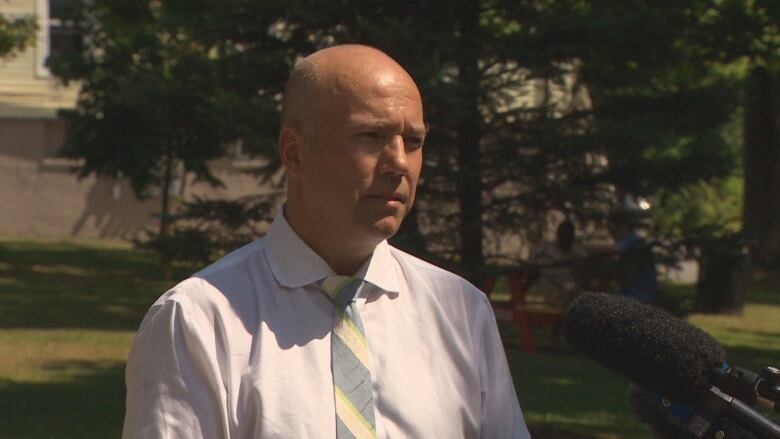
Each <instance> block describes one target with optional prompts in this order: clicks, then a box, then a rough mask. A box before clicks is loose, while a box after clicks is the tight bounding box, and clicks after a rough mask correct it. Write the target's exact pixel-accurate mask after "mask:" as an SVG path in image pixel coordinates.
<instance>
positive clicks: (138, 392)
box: [122, 299, 229, 439]
mask: <svg viewBox="0 0 780 439" xmlns="http://www.w3.org/2000/svg"><path fill="white" fill-rule="evenodd" d="M185 304H186V303H185ZM190 308H191V309H186V308H185V306H183V305H182V303H180V302H179V301H176V300H170V299H169V300H165V301H162V302H160V303H157V304H155V305H154V306H153V307H152V308H151V309H150V310H149V312H148V313H147V315H146V317H145V318H144V320H143V322H142V323H141V327H140V328H139V330H138V333H137V335H136V338H135V341H134V342H133V346H132V348H131V350H130V355H129V357H128V362H127V369H126V371H125V381H126V386H127V401H126V403H127V407H126V413H125V423H124V431H123V435H122V437H123V438H124V439H131V438H166V439H173V438H195V437H202V438H227V437H229V429H228V422H227V419H228V415H227V404H226V392H225V388H224V386H223V385H222V384H221V382H222V380H221V379H220V374H219V367H218V362H217V358H216V355H217V354H216V352H217V350H218V349H217V348H216V344H215V336H214V331H213V329H212V324H211V322H210V321H209V320H208V319H207V318H206V317H205V316H204V314H203V313H202V312H201V311H200V310H199V309H197V308H194V307H190Z"/></svg>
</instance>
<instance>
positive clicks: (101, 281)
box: [0, 242, 188, 330]
mask: <svg viewBox="0 0 780 439" xmlns="http://www.w3.org/2000/svg"><path fill="white" fill-rule="evenodd" d="M187 274H188V270H187V269H181V270H179V272H177V273H175V276H176V277H175V278H177V279H180V278H183V277H185V276H186V275H187ZM173 284H175V282H174V281H165V280H161V279H160V277H159V270H158V264H157V258H156V257H155V256H154V255H152V254H148V253H143V252H140V251H136V250H132V249H121V248H103V247H98V246H94V245H82V244H74V243H35V242H30V243H28V242H0V327H2V328H15V327H24V328H76V327H77V328H99V329H122V330H135V329H136V328H137V327H138V324H139V323H140V320H141V318H142V317H143V315H144V313H145V312H146V310H147V309H148V308H149V306H150V305H151V304H152V303H153V302H154V300H155V299H156V298H157V297H159V296H160V294H162V293H163V292H164V291H165V290H166V289H167V288H169V287H171V286H172V285H173Z"/></svg>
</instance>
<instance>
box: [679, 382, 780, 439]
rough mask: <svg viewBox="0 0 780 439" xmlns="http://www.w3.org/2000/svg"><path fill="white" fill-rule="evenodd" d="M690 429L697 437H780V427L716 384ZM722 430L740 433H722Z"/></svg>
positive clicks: (695, 414)
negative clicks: (720, 433)
mask: <svg viewBox="0 0 780 439" xmlns="http://www.w3.org/2000/svg"><path fill="white" fill-rule="evenodd" d="M727 430H728V431H727ZM688 431H690V432H691V433H693V434H694V435H695V437H697V438H705V437H706V438H710V437H712V438H718V437H726V438H728V437H745V438H756V439H780V426H778V425H777V424H775V423H774V422H772V421H770V420H769V419H767V418H765V417H764V416H762V415H761V414H760V413H758V412H757V411H755V410H753V409H752V408H750V406H748V405H747V404H745V403H744V402H742V401H740V400H738V399H737V398H734V397H732V396H730V395H727V394H725V393H723V392H721V391H720V390H719V389H718V388H717V387H714V386H713V387H711V388H710V391H709V392H707V396H706V397H705V398H704V401H703V402H702V404H701V405H700V406H699V408H698V409H697V410H696V412H695V413H694V414H693V416H692V417H691V419H690V420H689V421H688ZM718 431H722V432H724V433H728V432H731V433H737V432H738V434H737V435H736V436H735V435H733V434H726V435H718V434H717V433H718Z"/></svg>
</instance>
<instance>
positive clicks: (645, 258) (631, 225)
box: [588, 211, 658, 303]
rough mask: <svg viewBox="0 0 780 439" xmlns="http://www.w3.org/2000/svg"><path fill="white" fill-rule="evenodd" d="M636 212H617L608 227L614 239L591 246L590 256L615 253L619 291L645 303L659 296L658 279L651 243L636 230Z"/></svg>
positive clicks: (612, 215) (610, 219)
mask: <svg viewBox="0 0 780 439" xmlns="http://www.w3.org/2000/svg"><path fill="white" fill-rule="evenodd" d="M636 225H637V216H636V214H633V213H632V212H623V211H619V212H614V213H613V214H611V215H610V217H609V222H608V227H609V232H610V235H611V236H612V239H613V241H614V242H613V243H611V244H608V245H606V246H589V247H588V253H589V254H590V255H591V256H615V257H616V261H615V267H614V268H615V269H614V272H615V279H616V283H617V293H618V294H620V295H622V296H625V297H628V298H629V299H633V300H636V301H639V302H643V303H654V302H656V300H657V298H658V280H657V272H656V268H655V258H654V256H653V251H652V248H651V246H650V245H649V244H648V243H647V241H646V240H645V238H643V237H642V236H641V235H640V234H639V233H638V232H637V230H636Z"/></svg>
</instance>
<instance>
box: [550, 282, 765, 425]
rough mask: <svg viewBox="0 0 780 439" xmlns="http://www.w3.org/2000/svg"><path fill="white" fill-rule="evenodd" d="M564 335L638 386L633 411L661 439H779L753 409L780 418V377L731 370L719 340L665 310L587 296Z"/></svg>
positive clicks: (631, 402)
mask: <svg viewBox="0 0 780 439" xmlns="http://www.w3.org/2000/svg"><path fill="white" fill-rule="evenodd" d="M563 331H564V336H565V337H566V339H567V340H568V341H569V343H571V344H572V345H573V346H574V347H575V348H577V349H578V350H580V351H582V352H583V353H585V354H586V355H588V356H590V357H591V358H593V359H594V360H596V362H598V363H599V364H601V365H602V366H603V367H605V368H607V369H609V370H611V371H613V372H616V373H618V374H620V375H622V376H624V377H626V378H628V379H629V380H630V381H633V382H634V383H635V385H634V384H632V387H631V389H630V391H629V395H628V400H629V405H630V407H631V409H632V411H633V412H634V414H635V415H636V416H637V417H638V418H640V420H642V421H643V422H645V423H647V424H649V425H650V426H651V428H652V429H653V430H654V431H655V432H656V434H658V435H660V437H669V438H691V437H698V438H702V437H711V436H706V435H707V434H711V432H712V431H715V430H718V431H720V432H724V431H727V432H729V433H730V434H732V436H729V437H737V436H733V433H735V432H739V433H740V434H743V433H744V434H745V435H744V436H740V437H759V438H760V437H771V438H780V427H778V426H777V425H775V424H774V423H772V422H771V421H769V420H768V419H766V418H764V417H762V416H761V415H760V414H759V413H758V412H755V411H754V410H753V409H751V408H750V407H749V406H748V404H754V403H755V402H756V401H757V399H759V400H762V401H764V402H767V401H768V402H774V404H775V409H776V410H777V407H778V401H780V386H778V385H777V379H776V378H777V374H774V372H772V371H773V370H774V371H777V369H774V368H766V369H765V371H764V375H763V376H759V375H757V374H754V373H752V372H750V371H746V370H744V369H740V368H734V367H728V365H726V363H725V360H726V353H725V352H724V350H723V348H722V347H721V346H720V344H719V343H718V342H717V341H716V340H715V339H714V338H713V337H711V336H710V335H708V334H707V333H705V332H704V331H702V330H700V329H699V328H696V327H695V326H693V325H691V324H689V323H687V322H685V321H683V320H680V319H677V318H675V317H673V316H671V315H669V314H668V313H666V312H665V311H663V310H661V309H658V308H654V307H651V306H648V305H645V304H641V303H638V302H635V301H632V300H629V299H626V298H623V297H619V296H615V295H608V294H596V293H585V294H582V295H580V296H579V297H578V298H577V299H575V300H574V302H572V304H571V306H570V307H569V310H568V311H567V315H566V318H565V320H564V327H563ZM716 386H717V387H716ZM708 432H710V433H708Z"/></svg>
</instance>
